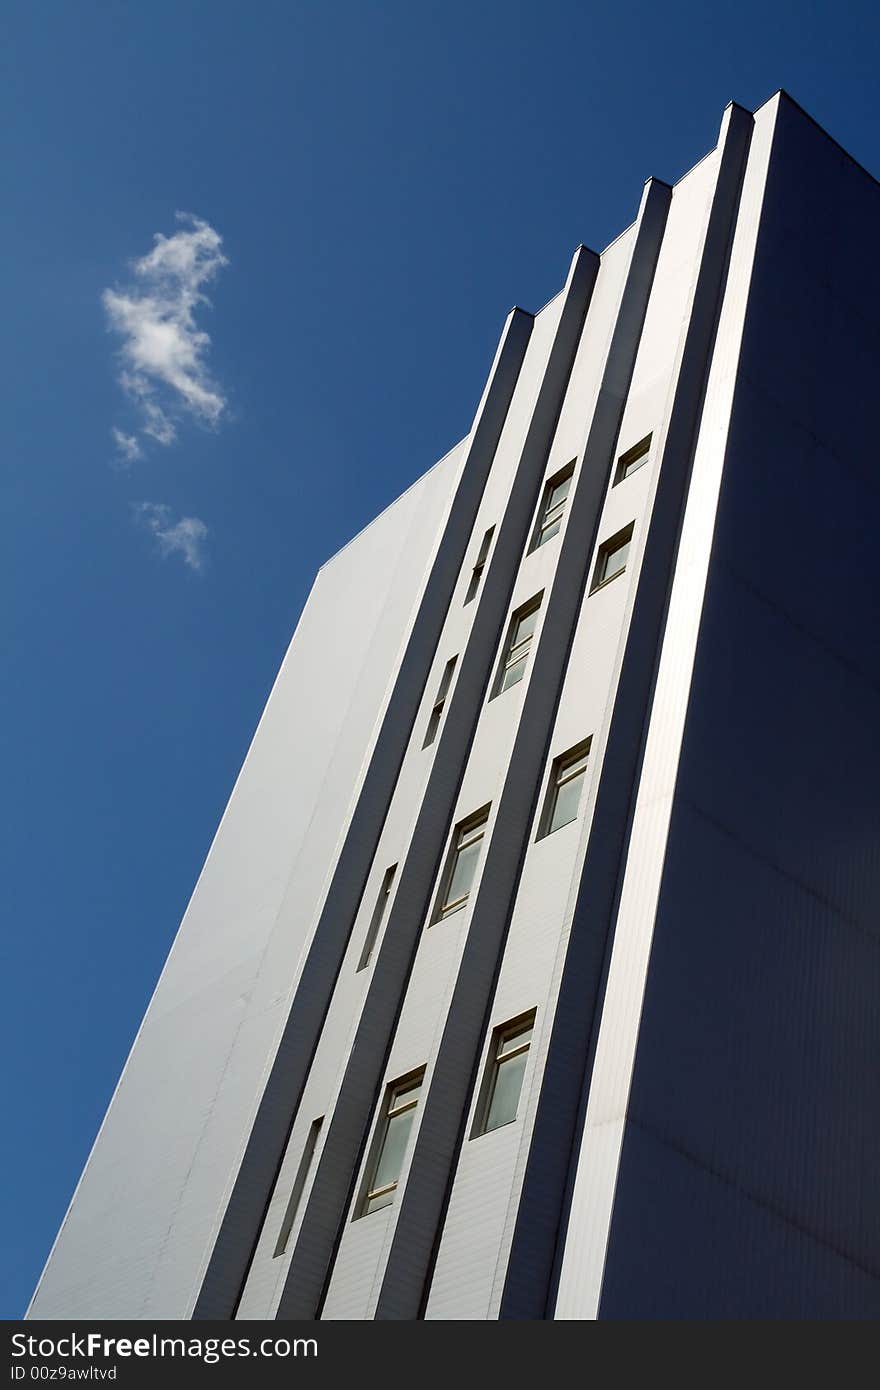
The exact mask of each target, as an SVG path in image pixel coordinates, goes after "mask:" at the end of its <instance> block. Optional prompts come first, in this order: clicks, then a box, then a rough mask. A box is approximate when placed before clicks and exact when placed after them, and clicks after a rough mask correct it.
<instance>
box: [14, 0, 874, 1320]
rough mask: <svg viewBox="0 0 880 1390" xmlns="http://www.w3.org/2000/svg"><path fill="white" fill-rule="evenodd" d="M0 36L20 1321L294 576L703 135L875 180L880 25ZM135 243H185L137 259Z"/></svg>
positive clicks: (419, 24) (160, 953)
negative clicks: (729, 133) (503, 332)
mask: <svg viewBox="0 0 880 1390" xmlns="http://www.w3.org/2000/svg"><path fill="white" fill-rule="evenodd" d="M4 28H5V39H4V44H3V48H4V52H5V60H4V69H5V71H4V72H3V77H2V82H0V129H2V130H3V131H4V132H5V137H4V161H3V167H4V169H5V189H4V191H5V194H6V197H5V199H4V202H3V207H2V211H0V226H2V238H3V255H2V260H0V265H2V271H0V273H2V276H3V279H4V281H5V284H4V289H3V299H4V309H5V312H4V315H3V333H2V349H0V350H2V372H3V380H4V381H5V382H6V386H7V405H6V409H5V410H4V412H3V431H4V436H5V437H4V439H3V446H2V450H0V467H2V513H0V516H2V526H3V532H4V534H3V543H2V547H0V565H2V568H3V573H2V583H0V621H2V637H3V649H4V656H5V658H6V659H5V662H4V668H5V669H4V678H3V684H2V701H3V708H2V718H0V730H2V739H3V745H4V746H3V750H2V759H3V769H4V774H5V775H4V779H3V782H4V791H5V795H4V797H3V803H2V808H3V817H4V823H3V833H2V837H0V845H2V854H3V865H2V882H3V885H4V890H5V891H4V898H5V903H4V908H5V911H4V922H5V926H4V932H3V970H2V975H0V978H2V981H3V995H4V998H3V1009H2V1027H3V1033H4V1036H3V1039H2V1055H3V1057H4V1065H3V1068H2V1073H3V1114H4V1115H5V1117H6V1120H7V1125H8V1134H7V1141H6V1143H5V1145H4V1171H3V1182H2V1184H0V1200H2V1203H3V1210H2V1212H0V1229H2V1231H3V1240H2V1248H3V1250H4V1257H3V1260H2V1270H0V1316H5V1317H15V1316H18V1315H19V1314H20V1313H21V1312H22V1311H23V1308H24V1306H25V1304H26V1302H27V1299H28V1297H29V1294H30V1291H31V1290H32V1288H33V1285H34V1282H35V1280H36V1278H37V1276H38V1274H39V1271H40V1269H41V1267H42V1264H43V1261H44V1259H45V1256H46V1253H47V1251H48V1248H49V1245H50V1243H51V1240H52V1238H53V1236H54V1233H55V1230H56V1229H57V1226H58V1224H59V1222H60V1220H61V1218H62V1216H63V1214H64V1210H65V1207H66V1205H67V1202H68V1200H69V1198H70V1194H71V1192H72V1189H73V1186H74V1184H75V1182H76V1179H77V1177H78V1174H79V1172H80V1169H81V1167H82V1164H83V1162H84V1160H85V1158H86V1156H87V1154H88V1150H89V1147H90V1145H91V1142H92V1139H93V1137H94V1134H95V1131H96V1129H97V1126H98V1124H99V1123H100V1119H101V1116H102V1114H103V1112H104V1109H105V1107H106V1104H107V1101H108V1099H109V1097H110V1094H111V1091H112V1088H113V1086H114V1084H115V1082H116V1079H117V1077H118V1074H119V1070H120V1068H121V1066H122V1063H123V1062H124V1059H125V1056H126V1054H127V1051H128V1048H129V1046H130V1044H131V1040H132V1038H133V1036H134V1033H135V1030H136V1028H137V1025H138V1023H139V1021H140V1017H141V1015H142V1013H143V1010H144V1007H145V1005H146V1003H147V1001H148V999H149V996H150V993H151V991H152V988H153V985H154V983H155V980H156V976H157V974H158V972H159V970H160V968H161V965H162V962H163V960H164V957H165V955H166V953H167V950H168V947H169V945H170V942H171V940H172V937H173V935H174V932H175V930H176V927H177V924H178V922H179V919H180V917H181V914H182V912H183V910H184V908H185V906H186V902H187V899H188V897H189V894H190V892H191V890H192V887H193V885H194V882H195V879H196V876H197V874H198V871H199V868H200V866H201V863H202V860H203V858H204V856H205V853H206V850H207V848H208V845H209V843H210V840H211V838H212V835H213V832H214V829H215V827H216V824H217V821H218V819H219V817H220V815H221V813H222V810H223V807H224V805H225V802H226V799H227V796H228V794H229V791H230V789H231V786H232V783H233V780H234V778H235V776H236V773H237V771H238V768H239V766H240V764H241V761H242V759H243V757H244V754H245V752H246V750H247V746H248V743H249V740H250V737H251V734H252V732H253V729H254V727H255V724H256V722H257V719H258V717H259V714H260V711H261V708H262V706H263V703H264V701H265V698H266V695H267V693H268V690H269V688H270V685H271V683H272V680H273V677H274V675H275V672H276V670H277V667H278V665H279V662H280V660H281V657H282V655H283V653H284V650H285V647H286V644H287V642H288V640H289V637H290V633H291V632H292V630H293V627H294V624H295V622H296V619H297V616H298V614H299V611H300V608H301V606H302V604H303V602H304V600H305V597H306V595H307V593H308V589H309V586H310V583H311V579H312V576H313V574H314V571H315V570H316V568H317V567H318V566H319V565H320V564H321V563H322V562H323V560H324V559H326V557H327V556H328V555H329V554H331V553H332V552H333V551H334V550H335V549H337V548H338V547H339V546H340V545H342V544H343V543H344V542H345V541H346V540H347V539H348V538H349V537H350V536H351V535H352V534H353V533H354V532H356V531H357V530H358V529H359V528H360V527H361V526H362V525H363V524H364V523H365V522H366V521H368V520H369V519H370V518H371V517H372V516H373V515H375V513H376V512H377V511H378V510H380V509H381V508H382V507H383V506H385V505H386V504H387V503H388V502H389V501H390V500H391V499H392V498H393V497H394V496H396V495H397V494H398V493H399V492H400V491H402V490H403V488H405V487H406V486H407V485H408V484H409V483H410V482H411V481H412V480H413V479H414V478H415V477H416V476H418V474H420V473H421V472H423V471H424V470H425V469H426V468H427V467H429V466H430V465H431V463H432V462H433V461H434V460H435V459H436V458H437V457H439V456H440V455H441V454H443V453H444V452H445V451H446V450H447V449H448V448H449V447H450V446H451V445H452V444H453V443H454V442H455V441H456V440H457V439H459V438H460V437H461V435H462V434H464V433H465V432H466V430H467V428H468V426H469V423H470V418H471V415H472V412H473V408H474V405H475V402H476V399H477V397H478V395H479V392H480V390H481V387H482V384H483V380H484V376H485V373H486V370H487V367H488V364H489V361H490V359H491V355H492V352H493V350H494V346H495V342H496V339H497V335H498V333H499V330H500V328H501V325H502V322H503V319H504V316H505V314H506V312H507V310H508V309H509V308H510V306H511V305H512V304H513V303H519V304H521V305H523V306H524V307H526V308H529V309H535V308H538V307H540V306H541V305H542V304H543V303H544V302H545V301H546V300H547V299H548V298H549V297H550V296H551V295H552V294H553V293H555V291H556V290H557V289H558V288H559V286H560V284H561V282H562V280H563V277H564V275H565V271H566V268H567V264H568V260H569V257H570V253H571V251H572V249H573V248H574V247H575V246H576V245H577V244H578V243H579V242H581V241H582V242H585V243H586V244H587V245H589V246H593V247H595V248H597V249H601V248H602V247H603V246H604V245H605V244H607V242H608V241H610V240H611V239H612V238H613V237H614V236H615V235H616V234H617V233H618V232H619V231H620V230H622V228H623V227H624V226H625V225H626V224H627V223H628V222H629V221H631V220H632V217H633V215H634V213H635V210H636V207H637V204H638V198H639V195H640V191H641V187H642V183H643V181H644V179H645V178H646V177H648V176H649V175H657V176H659V177H661V178H664V179H668V180H674V179H676V178H678V177H679V175H680V174H682V173H683V172H684V171H685V170H686V169H687V168H688V167H689V166H690V165H692V164H693V163H694V162H695V161H696V160H697V159H699V158H700V157H701V156H702V155H703V154H704V153H705V151H706V150H707V149H709V148H710V147H711V146H712V145H713V144H714V142H715V137H716V134H717V129H718V123H719V120H720V116H721V112H722V109H723V107H724V106H725V104H726V103H727V101H728V100H730V99H731V98H733V99H735V100H737V101H739V102H742V103H743V104H745V105H748V106H756V105H758V104H759V103H760V102H762V101H763V100H764V99H765V98H766V97H768V96H769V95H770V94H771V93H772V92H773V91H774V90H775V89H776V88H777V87H780V86H784V87H785V88H787V89H788V91H789V92H790V93H791V94H792V95H793V96H794V97H795V98H796V99H797V100H798V101H800V102H801V104H802V105H803V106H805V107H806V108H807V110H808V111H809V112H810V113H811V114H812V115H813V116H815V118H816V119H817V120H818V121H819V122H820V123H821V124H823V125H824V126H825V127H826V128H827V129H829V130H830V132H831V133H832V134H833V135H834V136H835V138H836V139H838V140H839V141H840V142H841V143H842V144H843V145H844V146H846V147H847V148H848V149H849V150H850V152H851V153H852V154H854V155H855V156H856V158H858V159H859V160H861V162H862V163H864V164H866V165H867V167H868V168H869V169H872V170H873V171H874V172H880V128H878V117H877V84H876V70H877V60H878V56H880V54H878V37H880V19H878V17H877V11H876V6H874V5H869V4H867V3H861V0H855V3H850V4H848V5H847V6H841V5H837V4H834V5H832V4H830V3H828V0H818V3H815V4H813V5H805V4H803V3H802V0H801V2H797V0H782V2H780V0H769V3H767V0H761V3H758V2H757V0H742V3H740V4H738V5H737V6H735V7H733V6H732V7H730V9H729V13H727V14H724V13H722V12H720V11H719V10H718V9H717V8H716V7H713V6H709V5H707V4H705V3H700V4H697V3H681V2H680V0H669V3H666V4H663V5H659V4H658V5H653V4H652V5H647V4H635V3H633V2H632V0H617V3H615V4H613V5H591V4H586V3H582V4H573V3H566V2H565V0H543V3H540V4H538V3H534V2H533V0H530V2H529V3H520V2H519V0H506V3H500V0H487V3H476V4H475V3H474V0H470V3H467V4H464V3H460V0H446V3H444V4H442V5H440V4H436V3H433V4H427V3H420V2H419V0H408V3H402V0H382V3H381V4H379V3H368V2H367V0H361V3H354V0H344V3H336V4H332V3H328V0H309V3H301V2H300V3H298V2H297V0H285V2H284V3H278V2H277V0H259V3H257V4H245V3H244V0H235V3H229V2H228V0H211V2H210V3H207V2H206V3H202V0H173V2H172V0H150V3H149V4H140V5H137V4H134V3H126V4H111V3H109V0H106V2H103V3H96V2H95V0H78V2H77V3H76V4H72V3H70V2H69V0H7V3H6V6H5V25H4ZM178 211H184V212H187V213H189V214H192V215H193V216H194V217H195V218H196V219H199V221H197V222H179V221H176V220H175V214H176V213H177V212H178ZM205 229H207V230H205ZM157 233H161V234H162V235H164V236H165V237H166V238H168V239H170V238H172V237H177V240H175V241H174V242H171V241H170V240H167V241H166V242H165V243H161V244H160V246H161V247H163V248H164V249H162V250H161V254H160V255H159V256H158V259H157V257H156V254H155V251H154V247H155V245H156V243H154V237H155V235H156V234H157ZM209 233H210V234H211V235H209ZM214 233H216V237H217V238H221V239H222V241H219V242H218V241H217V240H216V238H214V239H212V235H213V234H214ZM181 236H182V237H183V238H184V240H181V239H180V238H181ZM187 237H188V238H190V239H189V240H188V241H187V240H186V238H187ZM151 252H153V253H154V254H153V258H152V260H151V261H148V262H146V263H145V258H147V257H149V256H150V253H151ZM136 261H140V263H141V264H140V269H138V268H137V267H135V266H134V265H133V262H136ZM222 262H225V263H222ZM108 290H109V291H111V292H112V295H115V298H111V299H107V297H106V294H105V292H106V291H108ZM199 295H206V296H207V298H208V299H209V300H210V304H208V303H204V302H202V300H201V299H200V298H199ZM120 304H122V305H123V308H122V309H120ZM157 324H158V325H159V326H160V329H161V331H159V332H158V337H157V330H156V326H157ZM114 325H115V328H114ZM162 325H164V328H163V327H162ZM169 325H170V326H171V327H170V330H169ZM163 333H164V337H163V336H162V335H163ZM202 333H207V334H209V335H210V343H207V342H206V341H205V340H204V339H202V338H200V337H199V336H198V335H199V334H202ZM120 353H122V354H123V356H122V357H121V356H120ZM122 372H125V373H127V378H128V388H127V389H125V388H124V387H123V386H122V385H120V374H121V373H122ZM156 410H159V411H161V412H162V419H164V420H165V422H166V425H167V426H168V428H166V427H165V426H163V425H162V422H161V420H160V419H159V416H157V415H156ZM157 422H158V423H157ZM145 428H147V429H149V428H152V429H153V432H154V433H153V436H151V435H150V434H149V433H144V430H145ZM170 428H173V430H174V431H175V436H176V437H175V438H174V440H173V441H172V442H165V443H163V442H161V441H160V440H159V439H157V438H155V434H156V433H158V434H160V435H161V434H163V433H164V434H165V435H166V436H167V435H168V433H169V429H170ZM114 429H117V430H120V431H122V432H123V433H124V434H125V435H126V436H127V437H129V438H134V439H135V440H136V441H137V445H136V446H134V445H129V446H128V452H129V453H135V452H137V451H138V450H139V451H140V453H141V455H142V456H141V457H139V458H136V459H133V460H132V461H130V462H129V463H128V464H127V465H126V464H124V462H123V461H122V460H121V459H120V454H119V449H118V448H117V447H116V446H115V445H114V441H113V438H112V436H111V431H113V430H114Z"/></svg>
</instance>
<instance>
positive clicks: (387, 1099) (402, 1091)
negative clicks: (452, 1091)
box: [352, 1066, 427, 1221]
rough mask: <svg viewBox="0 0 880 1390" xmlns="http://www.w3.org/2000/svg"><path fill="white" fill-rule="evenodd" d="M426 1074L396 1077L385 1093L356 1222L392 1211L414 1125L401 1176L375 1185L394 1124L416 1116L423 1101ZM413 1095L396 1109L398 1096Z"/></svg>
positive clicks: (423, 1068)
mask: <svg viewBox="0 0 880 1390" xmlns="http://www.w3.org/2000/svg"><path fill="white" fill-rule="evenodd" d="M426 1070H427V1067H426V1066H421V1067H416V1069H415V1070H414V1071H411V1072H407V1073H406V1074H405V1075H404V1076H400V1077H397V1078H396V1079H395V1080H394V1081H389V1082H388V1084H387V1085H386V1087H385V1089H384V1091H383V1093H382V1105H381V1109H380V1111H379V1116H378V1120H377V1123H376V1128H375V1132H374V1134H373V1142H372V1144H371V1145H370V1150H369V1154H370V1156H369V1161H368V1163H367V1166H366V1169H365V1171H364V1179H363V1182H362V1184H361V1193H360V1197H359V1198H358V1202H357V1207H356V1208H355V1213H354V1217H353V1218H352V1219H353V1220H355V1221H357V1220H359V1219H360V1218H362V1217H364V1216H373V1215H374V1214H375V1213H376V1212H377V1211H384V1210H385V1209H386V1207H390V1206H392V1205H393V1203H394V1194H395V1193H396V1192H397V1189H398V1187H399V1186H400V1177H401V1173H402V1172H403V1165H404V1161H405V1159H406V1153H407V1149H408V1148H409V1143H410V1137H411V1135H412V1125H410V1128H409V1131H408V1132H407V1136H406V1141H405V1143H404V1147H403V1153H402V1155H401V1160H400V1172H398V1174H397V1177H396V1178H394V1179H392V1180H391V1181H390V1182H385V1183H382V1184H381V1186H380V1187H374V1186H373V1184H374V1182H375V1180H376V1177H377V1175H378V1172H379V1166H380V1164H381V1162H382V1155H383V1152H384V1149H385V1142H386V1140H387V1138H388V1131H389V1129H390V1125H391V1121H392V1120H393V1119H394V1118H395V1117H396V1116H397V1115H405V1114H407V1113H408V1112H409V1111H412V1112H413V1114H415V1111H416V1110H417V1109H418V1107H419V1103H420V1101H421V1098H422V1089H423V1087H424V1084H425V1072H426ZM413 1091H415V1093H416V1094H415V1098H414V1099H413V1100H410V1101H403V1102H402V1103H400V1104H397V1105H395V1097H396V1096H406V1095H408V1094H411V1093H412V1092H413ZM388 1194H391V1201H389V1202H383V1203H382V1205H381V1206H378V1207H373V1208H372V1209H371V1207H370V1203H371V1202H373V1201H375V1199H376V1198H377V1197H384V1196H386V1195H388Z"/></svg>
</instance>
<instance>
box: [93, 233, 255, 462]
mask: <svg viewBox="0 0 880 1390" xmlns="http://www.w3.org/2000/svg"><path fill="white" fill-rule="evenodd" d="M177 218H178V221H179V222H181V223H182V227H181V230H180V231H178V232H175V233H174V234H173V235H172V236H168V237H166V236H163V235H162V233H161V232H158V233H157V234H156V236H155V237H154V241H155V245H154V247H153V249H152V251H150V252H149V253H148V254H147V255H146V256H142V257H141V258H140V259H139V260H136V261H134V262H133V263H132V269H133V271H134V276H135V278H134V280H133V281H132V283H130V284H129V285H127V286H125V287H123V288H121V289H107V290H105V291H104V293H103V295H102V296H101V299H102V302H103V305H104V310H105V312H106V314H107V321H108V323H109V326H110V328H111V329H112V330H113V331H114V332H115V333H118V334H119V335H120V337H121V339H122V346H121V348H120V359H121V363H122V366H121V370H120V374H119V383H120V385H121V386H122V388H123V390H124V391H125V392H126V394H127V395H128V396H129V397H131V399H132V400H133V401H135V402H136V403H137V405H138V407H139V409H140V412H141V424H140V431H141V433H142V434H145V435H148V436H149V437H150V438H152V439H154V440H156V441H157V442H158V443H159V444H171V443H173V441H174V440H175V438H176V437H177V423H176V422H177V420H178V419H179V418H180V417H181V416H182V415H189V416H191V417H192V418H194V419H195V420H197V421H198V422H199V423H201V424H204V425H209V426H216V425H217V424H219V422H220V420H221V418H222V416H223V414H224V412H225V411H226V408H227V400H226V397H225V395H224V394H223V391H222V389H221V387H220V386H219V385H218V384H217V382H215V381H214V380H213V378H212V377H211V374H210V372H209V371H208V367H207V363H206V358H207V354H208V349H209V348H210V345H211V339H210V337H209V336H208V334H207V333H206V332H205V331H204V329H202V328H199V326H198V324H197V323H196V312H197V310H198V309H199V308H200V307H201V306H203V305H206V304H208V303H209V300H208V299H207V297H206V295H205V293H204V288H203V287H204V286H205V285H206V284H208V282H209V281H211V280H213V279H214V277H215V276H216V275H217V273H218V271H220V270H221V269H222V268H223V266H225V265H228V261H227V258H226V257H225V256H224V255H223V252H222V250H221V246H222V238H221V237H220V235H219V234H218V233H217V232H216V231H215V230H214V228H213V227H211V226H210V225H209V224H208V223H207V222H205V221H203V220H202V219H201V218H200V217H193V216H192V215H191V214H189V213H180V212H179V213H178V214H177ZM118 433H119V434H120V435H121V434H122V431H119V432H118ZM125 438H126V439H128V440H132V439H134V440H135V442H136V443H137V440H136V437H135V436H133V435H128V436H125ZM121 447H122V446H121ZM138 447H140V446H139V445H138ZM131 457H132V458H134V457H136V455H134V454H132V455H131Z"/></svg>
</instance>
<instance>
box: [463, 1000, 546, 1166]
mask: <svg viewBox="0 0 880 1390" xmlns="http://www.w3.org/2000/svg"><path fill="white" fill-rule="evenodd" d="M537 1016H538V1010H537V1007H535V1008H533V1009H527V1010H526V1012H525V1013H522V1014H518V1015H517V1017H516V1018H511V1019H508V1020H507V1021H506V1022H504V1023H500V1024H498V1026H497V1027H496V1028H493V1029H492V1034H491V1037H490V1040H489V1048H488V1052H487V1054H486V1062H485V1065H484V1068H483V1081H482V1085H481V1086H480V1094H479V1099H478V1101H477V1107H476V1111H475V1113H474V1122H473V1125H472V1127H471V1132H470V1138H471V1139H480V1138H482V1136H483V1135H484V1134H494V1133H495V1131H496V1130H499V1129H505V1128H506V1127H507V1126H508V1125H512V1124H514V1123H515V1122H516V1120H517V1119H518V1118H519V1114H520V1102H521V1100H522V1093H523V1087H524V1085H525V1078H526V1070H527V1068H528V1053H529V1052H530V1051H531V1046H532V1040H533V1038H534V1031H535V1021H536V1019H537ZM526 1030H528V1034H529V1036H528V1040H527V1041H526V1042H525V1043H523V1044H521V1045H520V1046H519V1047H514V1048H511V1049H509V1050H508V1051H506V1052H505V1051H504V1050H503V1049H504V1046H505V1043H507V1042H508V1041H509V1040H510V1039H511V1038H516V1037H519V1036H520V1035H521V1034H522V1033H525V1032H526ZM523 1053H525V1054H526V1063H525V1066H524V1067H523V1073H522V1081H521V1082H520V1088H519V1093H518V1095H517V1098H516V1111H515V1113H514V1114H513V1115H512V1116H511V1117H510V1119H509V1120H502V1121H501V1123H500V1124H497V1125H492V1126H491V1128H489V1127H487V1126H488V1122H489V1116H490V1114H491V1110H492V1101H493V1099H494V1097H495V1093H496V1091H497V1089H498V1076H499V1073H500V1071H501V1068H502V1067H503V1066H504V1065H505V1064H506V1063H507V1062H510V1061H512V1060H513V1059H514V1058H515V1057H521V1056H522V1055H523Z"/></svg>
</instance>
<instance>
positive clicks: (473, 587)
mask: <svg viewBox="0 0 880 1390" xmlns="http://www.w3.org/2000/svg"><path fill="white" fill-rule="evenodd" d="M494 534H495V527H494V526H490V527H489V529H488V531H487V532H486V534H485V536H484V537H483V539H482V541H481V542H480V552H479V554H478V555H477V563H476V564H475V565H474V568H473V571H472V573H471V577H470V582H469V584H468V587H467V593H466V594H465V596H464V601H465V603H470V601H471V599H472V598H474V597H475V596H476V592H477V590H478V589H479V587H480V580H481V579H482V577H483V570H484V569H485V568H486V561H487V560H488V558H489V547H490V545H491V544H492V537H493V536H494Z"/></svg>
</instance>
